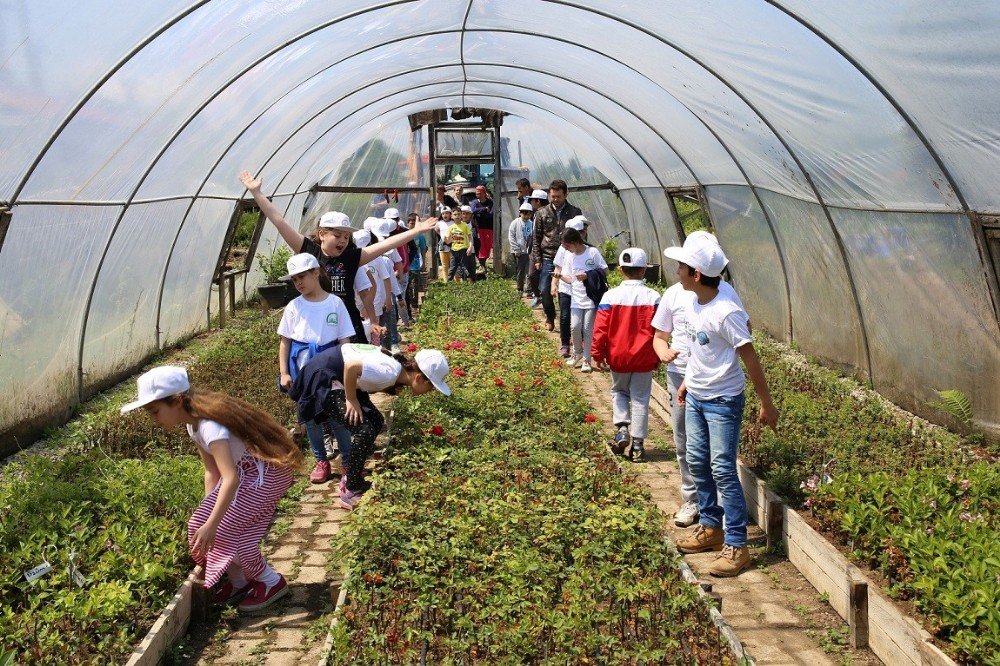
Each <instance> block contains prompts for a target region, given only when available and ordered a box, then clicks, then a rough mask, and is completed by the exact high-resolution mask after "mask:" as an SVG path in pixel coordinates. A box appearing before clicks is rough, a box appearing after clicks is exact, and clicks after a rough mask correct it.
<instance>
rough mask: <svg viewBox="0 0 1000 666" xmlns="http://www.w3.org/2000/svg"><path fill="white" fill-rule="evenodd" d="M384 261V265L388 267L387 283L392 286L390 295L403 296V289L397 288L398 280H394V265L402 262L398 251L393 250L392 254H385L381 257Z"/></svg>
mask: <svg viewBox="0 0 1000 666" xmlns="http://www.w3.org/2000/svg"><path fill="white" fill-rule="evenodd" d="M382 258H383V259H385V262H384V263H385V265H386V266H388V271H389V275H388V276H387V277H388V278H389V283H390V284H391V285H392V293H393V294H395V295H396V296H402V295H403V288H402V287H400V286H399V280H398V279H397V278H396V264H398V263H399V262H400V261H402V260H403V256H402V255H401V254H400V253H399V251H398V250H393V251H392V252H387V253H386V254H384V255H383V256H382Z"/></svg>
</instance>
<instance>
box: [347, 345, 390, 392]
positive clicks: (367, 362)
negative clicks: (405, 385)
mask: <svg viewBox="0 0 1000 666" xmlns="http://www.w3.org/2000/svg"><path fill="white" fill-rule="evenodd" d="M341 351H342V353H343V355H344V363H345V364H346V363H347V362H348V361H354V360H360V361H361V364H362V366H361V376H360V377H359V378H358V388H359V389H360V390H362V391H364V392H366V393H373V392H375V391H381V390H383V389H387V388H389V387H390V386H392V385H393V384H395V383H396V379H398V378H399V373H400V372H402V371H403V366H402V364H400V362H399V361H397V360H396V359H394V358H393V357H391V356H388V355H386V354H383V353H382V351H381V350H380V349H379V348H378V347H376V346H375V345H360V344H355V343H351V344H347V345H344V346H343V347H342V348H341Z"/></svg>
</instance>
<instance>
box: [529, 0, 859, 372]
mask: <svg viewBox="0 0 1000 666" xmlns="http://www.w3.org/2000/svg"><path fill="white" fill-rule="evenodd" d="M541 1H542V2H548V3H551V4H554V5H562V6H565V7H572V8H574V9H578V10H580V11H584V12H590V13H592V14H595V15H597V16H601V17H603V18H605V19H608V20H610V21H615V22H618V23H621V24H622V25H625V26H628V27H630V28H632V29H633V30H636V31H637V32H641V33H643V34H645V35H647V36H649V37H652V38H653V39H655V40H656V41H658V42H660V43H661V44H664V45H665V46H668V47H669V48H672V49H674V50H675V51H677V52H678V53H680V54H681V55H683V56H684V57H686V58H688V59H689V60H691V61H692V62H693V63H695V64H696V65H698V66H699V67H701V68H702V69H704V70H705V71H706V72H708V73H709V74H711V75H712V76H713V77H714V78H715V79H717V80H718V81H719V82H720V83H722V84H723V85H724V86H726V87H727V88H729V89H730V90H731V91H732V92H733V94H734V95H736V96H737V97H739V98H740V99H741V100H742V101H743V103H744V104H746V105H747V107H748V108H749V109H750V110H751V111H753V112H754V114H755V115H756V116H757V118H758V119H759V120H760V121H761V122H762V123H764V125H765V126H766V127H767V128H768V129H769V130H771V133H772V134H774V137H775V138H776V139H777V140H778V141H779V142H780V143H781V145H782V146H783V147H784V148H785V150H786V151H787V152H788V154H789V156H790V157H791V158H792V160H794V161H795V165H796V166H797V167H798V169H799V171H801V172H802V175H803V176H804V177H805V179H806V182H807V183H808V184H809V188H810V189H811V190H812V191H813V194H815V195H816V201H817V202H818V203H819V205H820V207H821V208H822V209H823V213H824V215H825V217H826V220H827V223H828V224H829V225H830V231H831V233H832V234H833V238H834V240H835V241H836V243H837V250H838V251H839V253H840V259H841V261H842V262H843V263H844V273H845V274H846V275H847V284H848V285H849V286H850V288H851V297H852V298H853V300H854V310H855V314H856V315H857V317H858V325H859V326H860V327H861V342H862V345H863V347H864V353H865V363H866V365H867V368H866V369H867V371H868V384H869V386H874V385H875V376H874V371H873V367H872V353H871V345H870V344H869V342H868V326H867V325H866V323H865V315H864V311H863V310H862V309H861V299H860V297H859V296H858V287H857V285H856V284H855V283H854V279H853V278H852V277H851V264H850V262H849V260H848V258H847V249H846V248H845V246H844V240H843V238H842V237H841V235H840V231H839V230H838V229H837V225H836V224H834V222H833V216H832V215H830V209H829V207H828V206H827V204H826V201H824V200H823V195H821V194H820V192H819V188H817V187H816V183H815V182H813V179H812V176H810V175H809V172H808V171H807V170H806V168H805V165H804V164H803V163H802V160H801V159H800V158H799V156H798V154H796V152H795V151H794V150H792V147H791V145H790V144H789V143H788V141H787V140H786V139H785V138H784V137H783V136H782V135H781V133H780V132H778V130H777V128H776V127H775V126H774V124H773V123H771V121H770V120H768V119H767V116H765V115H764V114H763V113H762V112H761V111H760V109H758V108H757V107H756V105H754V104H753V103H752V102H750V100H749V99H747V97H746V95H744V94H743V93H742V92H741V91H740V90H739V89H738V88H737V87H736V86H735V85H733V84H732V83H730V82H729V80H728V79H726V78H725V77H723V76H722V75H721V74H720V73H719V72H717V71H716V70H715V69H714V68H712V67H709V66H708V65H707V64H706V63H705V62H703V61H702V60H701V59H700V58H698V57H697V56H695V55H694V54H693V53H690V52H689V51H688V50H687V49H684V48H681V47H680V46H679V45H677V44H674V43H673V42H672V41H671V40H669V39H667V38H666V37H664V36H662V35H658V34H656V33H655V32H653V31H651V30H648V29H647V28H644V27H642V26H640V25H638V24H636V23H633V22H632V21H626V20H625V19H622V18H619V17H617V16H615V15H613V14H611V13H610V12H605V11H601V10H597V9H593V8H591V7H581V6H580V5H577V4H575V3H574V2H572V0H541Z"/></svg>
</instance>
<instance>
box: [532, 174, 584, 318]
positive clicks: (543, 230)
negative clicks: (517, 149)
mask: <svg viewBox="0 0 1000 666" xmlns="http://www.w3.org/2000/svg"><path fill="white" fill-rule="evenodd" d="M568 193H569V188H568V187H567V186H566V181H565V180H558V179H557V180H553V181H552V183H551V184H550V185H549V203H548V205H547V206H542V207H541V208H539V209H538V212H536V213H535V228H534V230H533V232H532V235H533V236H534V238H533V242H532V247H531V262H532V263H533V264H534V265H535V269H536V270H537V271H539V279H538V290H539V291H540V292H541V296H542V310H543V311H544V312H545V320H546V328H548V330H550V331H551V330H552V329H553V328H555V319H556V306H555V303H554V302H553V300H552V260H553V259H555V256H556V251H557V250H558V249H559V245H560V244H561V243H562V235H563V231H565V229H566V221H567V220H571V219H573V218H574V217H576V216H577V215H582V214H583V211H581V210H580V209H579V208H577V207H576V206H574V205H573V204H571V203H570V202H569V201H567V200H566V195H567V194H568Z"/></svg>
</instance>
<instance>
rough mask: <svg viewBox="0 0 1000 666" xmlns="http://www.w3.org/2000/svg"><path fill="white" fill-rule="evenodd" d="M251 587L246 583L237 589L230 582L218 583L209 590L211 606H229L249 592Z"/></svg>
mask: <svg viewBox="0 0 1000 666" xmlns="http://www.w3.org/2000/svg"><path fill="white" fill-rule="evenodd" d="M252 586H253V585H252V584H251V583H247V584H246V585H244V586H243V587H241V588H237V587H236V586H235V585H233V583H232V582H231V581H230V580H228V579H227V580H226V581H225V582H224V583H220V584H218V585H216V586H215V587H213V588H211V589H210V590H209V591H208V593H209V595H210V597H211V599H212V603H213V604H231V603H233V602H234V601H236V600H237V599H239V598H240V597H242V596H244V595H245V594H247V593H248V592H249V591H250V588H251V587H252Z"/></svg>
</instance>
